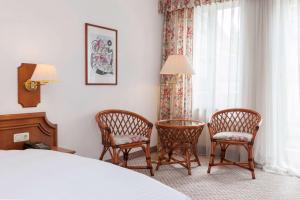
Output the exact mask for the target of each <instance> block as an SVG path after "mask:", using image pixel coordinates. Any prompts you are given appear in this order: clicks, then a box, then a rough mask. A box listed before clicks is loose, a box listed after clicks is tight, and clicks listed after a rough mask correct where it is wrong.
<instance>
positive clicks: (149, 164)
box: [145, 143, 154, 176]
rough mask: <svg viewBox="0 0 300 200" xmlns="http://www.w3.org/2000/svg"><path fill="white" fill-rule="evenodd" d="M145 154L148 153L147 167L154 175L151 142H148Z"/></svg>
mask: <svg viewBox="0 0 300 200" xmlns="http://www.w3.org/2000/svg"><path fill="white" fill-rule="evenodd" d="M145 154H146V162H147V167H148V169H149V170H150V174H151V176H154V173H153V167H152V163H151V151H150V143H147V144H146V149H145Z"/></svg>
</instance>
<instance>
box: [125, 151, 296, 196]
mask: <svg viewBox="0 0 300 200" xmlns="http://www.w3.org/2000/svg"><path fill="white" fill-rule="evenodd" d="M200 160H201V163H202V166H200V167H194V168H193V169H192V176H188V175H187V170H186V169H184V168H182V167H181V166H177V165H176V166H161V167H160V169H159V170H158V171H155V176H154V177H153V178H155V179H156V180H158V181H160V182H162V183H164V184H166V185H169V186H170V187H172V188H174V189H176V190H178V191H181V192H183V193H184V194H186V195H187V196H189V197H191V198H192V199H195V200H196V199H201V200H206V199H207V200H225V199H226V200H254V199H255V200H259V199H261V200H297V199H299V200H300V179H299V178H295V177H289V176H282V175H276V174H271V173H267V172H264V171H262V170H259V169H256V171H255V172H256V179H255V180H252V179H251V175H250V172H249V171H247V170H244V169H241V168H238V167H235V166H226V167H213V168H212V173H211V174H210V175H209V174H207V173H206V170H207V161H208V159H207V158H206V157H200ZM143 162H144V158H136V159H134V160H132V161H131V162H130V163H134V164H137V163H141V164H142V163H143ZM154 167H155V165H154ZM139 172H141V173H145V174H147V175H149V173H148V172H147V171H144V170H139Z"/></svg>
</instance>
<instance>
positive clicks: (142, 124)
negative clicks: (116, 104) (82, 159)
mask: <svg viewBox="0 0 300 200" xmlns="http://www.w3.org/2000/svg"><path fill="white" fill-rule="evenodd" d="M96 121H97V123H98V126H99V128H100V131H101V136H102V144H103V146H104V148H103V150H102V153H101V155H100V158H99V159H100V160H103V157H104V155H105V153H106V152H107V151H108V152H109V153H110V155H111V158H112V163H114V164H120V161H119V154H120V153H121V152H122V153H123V167H126V168H130V169H149V170H150V174H151V176H153V175H154V174H153V169H152V164H151V157H150V137H151V132H152V127H153V124H152V123H151V122H149V121H148V120H147V119H145V118H144V117H142V116H140V115H138V114H136V113H133V112H129V111H124V110H104V111H102V112H99V113H98V114H97V115H96ZM139 147H140V148H142V150H143V151H144V153H145V155H146V162H147V166H128V165H127V161H128V156H129V152H130V151H131V150H132V149H133V148H139Z"/></svg>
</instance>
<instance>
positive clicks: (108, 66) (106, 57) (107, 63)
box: [90, 35, 114, 75]
mask: <svg viewBox="0 0 300 200" xmlns="http://www.w3.org/2000/svg"><path fill="white" fill-rule="evenodd" d="M90 46H91V63H90V65H91V67H92V69H93V70H94V71H95V73H97V74H99V75H104V74H112V75H113V74H114V70H113V53H114V52H113V48H112V39H111V38H109V37H105V36H101V35H99V36H97V37H96V39H95V40H94V41H92V42H91V45H90Z"/></svg>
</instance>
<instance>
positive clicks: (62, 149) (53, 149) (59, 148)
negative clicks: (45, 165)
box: [51, 146, 76, 154]
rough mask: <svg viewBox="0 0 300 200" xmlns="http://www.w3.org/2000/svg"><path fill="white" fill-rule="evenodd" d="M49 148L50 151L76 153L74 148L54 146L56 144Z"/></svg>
mask: <svg viewBox="0 0 300 200" xmlns="http://www.w3.org/2000/svg"><path fill="white" fill-rule="evenodd" d="M51 150H52V151H59V152H62V153H70V154H74V153H76V151H74V150H70V149H65V148H61V147H56V146H53V147H51Z"/></svg>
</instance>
